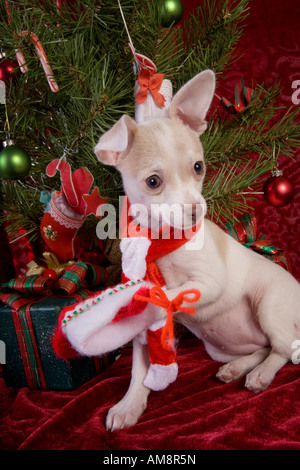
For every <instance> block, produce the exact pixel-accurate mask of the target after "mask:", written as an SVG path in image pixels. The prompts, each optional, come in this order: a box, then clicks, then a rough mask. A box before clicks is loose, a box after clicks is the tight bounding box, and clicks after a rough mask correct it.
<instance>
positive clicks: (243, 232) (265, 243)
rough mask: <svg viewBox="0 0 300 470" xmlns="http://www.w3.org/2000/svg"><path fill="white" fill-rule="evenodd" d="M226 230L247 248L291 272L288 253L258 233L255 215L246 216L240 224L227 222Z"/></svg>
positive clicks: (241, 219)
mask: <svg viewBox="0 0 300 470" xmlns="http://www.w3.org/2000/svg"><path fill="white" fill-rule="evenodd" d="M225 229H226V231H227V233H228V234H229V235H231V236H232V237H233V238H235V239H236V240H238V241H239V242H240V243H242V244H243V245H244V246H246V247H247V248H250V249H252V250H254V251H256V252H257V253H260V254H261V255H263V256H265V257H266V258H268V259H269V260H271V261H273V262H274V263H277V264H279V265H280V266H282V267H283V268H284V269H286V270H287V271H289V272H291V263H290V258H289V255H288V253H286V252H285V251H284V250H282V249H281V248H277V247H276V246H274V245H273V244H272V243H271V242H270V240H269V239H268V238H267V237H266V236H265V235H263V234H258V233H257V222H256V218H255V216H254V214H253V213H249V214H244V215H243V216H242V217H241V218H240V219H239V221H238V222H227V223H226V224H225Z"/></svg>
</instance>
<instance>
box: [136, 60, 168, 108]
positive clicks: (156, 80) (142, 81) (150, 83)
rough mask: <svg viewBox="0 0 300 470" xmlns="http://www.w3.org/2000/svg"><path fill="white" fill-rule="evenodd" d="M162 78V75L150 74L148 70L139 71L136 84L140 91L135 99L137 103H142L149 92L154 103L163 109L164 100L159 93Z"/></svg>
mask: <svg viewBox="0 0 300 470" xmlns="http://www.w3.org/2000/svg"><path fill="white" fill-rule="evenodd" d="M163 78H164V74H163V73H152V72H150V70H148V69H141V71H140V73H139V75H138V84H139V85H140V89H139V91H138V92H137V94H136V97H135V98H136V101H137V103H138V104H142V103H144V101H146V99H147V96H148V91H149V92H150V93H151V95H152V96H153V99H154V100H155V101H156V103H157V104H158V105H159V106H161V107H162V108H164V106H165V101H166V99H165V97H164V96H163V95H162V94H161V93H159V90H160V87H161V84H162V82H163Z"/></svg>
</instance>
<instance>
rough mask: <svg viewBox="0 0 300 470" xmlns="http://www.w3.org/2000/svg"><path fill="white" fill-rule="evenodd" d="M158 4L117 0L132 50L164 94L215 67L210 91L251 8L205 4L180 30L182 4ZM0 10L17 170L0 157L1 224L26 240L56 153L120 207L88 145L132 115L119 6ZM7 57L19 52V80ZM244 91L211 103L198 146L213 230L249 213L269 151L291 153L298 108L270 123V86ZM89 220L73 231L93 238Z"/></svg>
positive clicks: (62, 4)
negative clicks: (149, 65)
mask: <svg viewBox="0 0 300 470" xmlns="http://www.w3.org/2000/svg"><path fill="white" fill-rule="evenodd" d="M168 3H169V2H168V0H143V1H141V0H130V1H129V0H122V1H121V6H122V10H123V13H124V18H126V23H127V27H128V32H129V33H130V37H131V39H132V42H133V44H134V47H135V50H136V51H137V52H140V53H142V54H144V55H145V56H147V57H149V58H150V59H151V60H152V61H153V62H154V63H155V64H156V67H157V70H158V72H159V73H163V74H164V75H165V78H169V79H170V80H171V81H172V84H173V92H174V93H175V92H176V91H177V90H178V89H179V88H180V87H181V86H182V85H183V84H184V83H185V82H186V81H187V80H189V79H191V78H192V77H193V76H194V75H196V74H197V73H199V72H200V71H201V70H204V69H206V68H210V69H212V70H214V71H215V72H216V74H217V85H218V83H221V82H222V80H224V79H225V74H226V70H228V69H229V68H230V65H231V64H232V61H233V60H238V57H236V55H235V48H236V45H237V42H238V40H239V38H240V36H241V34H242V33H243V25H244V24H245V20H246V18H247V15H248V14H249V1H248V0H234V1H229V0H225V1H219V0H212V1H210V0H205V1H204V2H203V6H202V7H201V8H199V9H198V10H197V11H195V12H194V14H192V15H190V16H189V17H188V18H186V20H185V22H184V23H183V24H182V23H180V25H178V24H176V23H178V21H179V19H180V17H181V14H182V11H181V10H182V9H181V8H180V7H181V2H180V1H178V2H177V8H178V10H177V12H176V11H175V15H172V14H170V11H169V10H168ZM175 4H176V2H175ZM0 12H1V22H0V38H1V39H0V47H1V51H2V59H1V62H0V74H2V75H0V78H1V79H2V80H3V82H4V83H5V95H6V99H5V100H2V101H1V103H2V104H0V107H1V113H0V140H1V141H7V140H9V139H12V140H13V141H14V144H15V145H16V146H17V147H18V148H19V150H18V151H19V155H18V156H19V160H18V163H17V164H16V165H15V166H11V162H10V161H9V158H10V157H9V155H8V153H7V149H8V148H7V147H6V148H5V149H4V150H2V152H1V154H0V172H1V191H2V209H3V210H4V212H3V214H2V217H1V221H2V222H5V221H9V222H10V225H9V230H10V231H11V232H12V233H16V232H17V230H18V228H20V227H22V228H24V229H25V231H26V233H27V234H28V236H29V237H30V239H32V240H33V239H39V237H40V221H41V217H42V216H43V211H44V209H45V205H44V204H43V203H42V202H41V192H46V193H49V194H50V193H52V192H53V191H55V190H59V188H60V184H61V181H60V175H59V172H57V174H55V175H54V176H53V177H49V176H47V174H46V168H47V166H48V165H49V164H50V163H51V162H52V161H53V160H59V159H61V158H62V157H63V159H64V161H66V162H67V163H68V165H70V168H71V171H73V172H74V171H76V170H77V169H79V168H83V167H84V168H87V169H88V171H89V172H90V174H91V175H93V177H94V181H93V186H94V187H98V189H99V193H100V195H101V196H102V197H103V198H106V199H107V200H108V201H109V202H110V203H112V204H114V205H116V206H117V205H118V198H119V195H120V194H122V185H121V179H120V176H119V174H118V173H117V172H116V171H115V170H114V169H113V168H112V167H106V166H100V165H99V163H98V162H97V160H96V157H95V155H94V153H93V148H94V146H95V144H96V142H97V141H98V139H99V137H100V136H101V135H102V134H103V133H104V132H105V131H107V130H108V129H109V128H110V127H111V126H112V125H113V124H114V123H115V122H116V121H117V120H118V119H119V118H120V117H121V116H122V115H123V114H129V115H131V116H132V117H133V116H134V107H135V103H134V97H133V89H134V82H135V76H134V73H133V66H132V63H133V61H132V54H131V51H130V48H129V46H128V34H127V31H126V29H125V25H124V21H123V19H122V16H121V13H120V9H119V5H118V1H117V0H113V1H106V0H96V1H95V0H85V1H84V2H83V1H81V0H77V1H74V2H71V1H68V0H64V1H63V0H59V1H57V2H56V1H54V0H42V1H41V0H31V1H30V2H28V0H18V1H14V0H10V1H3V0H1V10H0ZM41 46H42V47H43V50H44V53H45V55H46V56H47V60H48V62H49V63H48V64H47V67H46V73H45V69H44V68H43V67H42V65H43V61H42V60H41V59H40V57H39V56H38V49H40V47H41ZM16 53H17V55H18V57H19V59H20V57H21V59H22V57H24V59H23V60H25V62H26V64H25V66H26V69H27V71H26V73H22V70H20V68H21V67H20V65H19V64H18V63H17V62H16ZM3 54H5V55H3ZM12 61H14V62H12ZM12 64H13V65H12ZM44 65H45V64H44ZM49 67H50V69H49ZM11 70H12V71H11ZM23 71H24V70H23ZM244 79H246V77H244ZM0 83H1V82H0ZM246 85H248V84H247V83H246ZM250 85H252V84H250ZM254 88H255V89H254V90H250V93H249V89H247V88H246V87H245V85H244V84H243V83H241V89H240V92H241V93H240V98H239V99H240V101H239V100H237V101H236V102H235V103H234V104H231V103H228V102H227V101H226V100H225V99H222V100H221V98H222V97H219V96H216V99H215V100H214V103H213V106H212V109H211V112H210V115H209V126H208V130H207V131H206V133H205V134H204V135H203V136H202V139H201V140H202V143H203V146H204V150H205V158H206V162H207V177H206V184H205V186H204V196H205V197H206V199H207V202H208V217H210V218H213V219H214V220H216V221H218V222H220V223H221V222H222V223H223V222H224V221H226V220H231V219H234V218H235V217H236V215H237V214H241V213H243V212H245V211H247V210H248V209H249V207H251V199H253V198H254V197H255V193H256V192H257V191H261V190H262V184H263V181H264V179H265V178H266V174H267V173H268V172H269V171H271V170H273V169H276V158H277V155H278V153H279V151H280V153H281V154H282V155H287V156H292V155H293V152H294V148H295V147H297V146H299V140H300V129H299V127H298V126H297V125H296V112H297V111H291V110H286V112H285V113H283V114H282V113H281V114H280V117H278V116H279V115H278V111H279V110H278V106H277V105H276V96H277V95H278V93H279V92H280V88H279V86H278V85H277V84H276V85H274V87H272V88H267V87H266V86H265V85H264V84H259V85H256V86H255V87H254ZM217 91H218V88H217ZM246 95H247V96H246ZM226 98H229V99H230V98H232V97H226ZM23 151H25V154H24V153H23ZM3 154H4V155H5V158H3ZM28 156H29V159H30V164H29V161H28ZM54 173H55V172H54ZM91 190H92V186H91ZM43 194H44V193H43ZM97 222H98V219H97V218H96V217H88V218H87V219H86V220H85V222H84V224H83V226H82V228H81V230H87V232H88V233H89V234H94V237H96V230H95V225H96V224H97ZM91 228H92V229H91ZM50 235H51V234H50Z"/></svg>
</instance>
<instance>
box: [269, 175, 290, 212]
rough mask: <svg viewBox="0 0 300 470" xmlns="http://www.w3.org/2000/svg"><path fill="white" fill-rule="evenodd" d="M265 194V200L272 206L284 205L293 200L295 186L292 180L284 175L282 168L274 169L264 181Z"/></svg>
mask: <svg viewBox="0 0 300 470" xmlns="http://www.w3.org/2000/svg"><path fill="white" fill-rule="evenodd" d="M263 195H264V199H265V201H266V202H268V203H269V204H271V206H274V207H284V206H287V205H288V204H290V202H292V200H293V198H294V195H295V188H294V185H293V184H292V182H291V181H290V180H289V179H288V178H286V177H285V176H283V171H282V170H273V171H271V176H270V177H269V178H268V179H267V181H266V182H265V183H264V186H263Z"/></svg>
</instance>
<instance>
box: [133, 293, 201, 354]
mask: <svg viewBox="0 0 300 470" xmlns="http://www.w3.org/2000/svg"><path fill="white" fill-rule="evenodd" d="M189 294H194V295H193V297H189ZM149 295H150V297H143V296H141V295H138V294H136V295H135V296H134V298H135V300H141V301H144V302H149V303H152V304H154V305H158V306H159V307H162V308H164V309H166V311H167V321H166V324H165V326H164V327H163V332H162V335H161V341H162V345H163V347H164V348H165V349H172V347H173V344H172V343H173V338H174V328H173V313H175V312H178V311H180V312H184V313H188V314H189V315H194V314H195V313H196V309H195V308H194V307H182V304H183V302H188V303H194V302H197V301H198V300H199V299H200V297H201V294H200V292H199V291H198V290H197V289H189V290H184V291H182V292H180V293H179V294H178V295H177V297H175V299H173V300H169V299H168V297H167V296H166V294H165V292H164V291H163V290H162V288H161V287H159V286H154V287H152V288H151V289H150V292H149Z"/></svg>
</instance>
